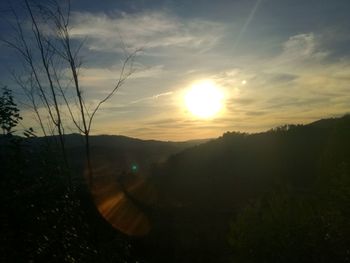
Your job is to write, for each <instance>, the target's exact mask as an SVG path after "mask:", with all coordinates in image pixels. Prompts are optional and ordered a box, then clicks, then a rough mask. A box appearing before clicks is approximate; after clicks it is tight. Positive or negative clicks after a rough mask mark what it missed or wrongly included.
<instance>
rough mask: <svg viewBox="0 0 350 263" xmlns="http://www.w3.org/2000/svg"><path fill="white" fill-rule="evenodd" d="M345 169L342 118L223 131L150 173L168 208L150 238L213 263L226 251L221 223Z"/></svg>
mask: <svg viewBox="0 0 350 263" xmlns="http://www.w3.org/2000/svg"><path fill="white" fill-rule="evenodd" d="M344 164H347V165H350V116H349V115H346V116H344V117H342V118H332V119H324V120H319V121H316V122H313V123H310V124H308V125H285V126H281V127H277V128H274V129H271V130H269V131H266V132H261V133H256V134H246V133H236V132H227V133H225V134H224V135H223V136H221V137H220V138H218V139H214V140H211V141H208V142H206V143H204V144H201V145H197V146H194V147H191V148H188V149H185V150H184V151H182V152H180V153H177V154H175V155H173V156H171V157H170V158H169V159H168V160H167V162H166V163H163V164H161V165H159V166H158V167H156V168H155V169H154V170H153V177H152V179H153V181H152V182H153V183H154V184H155V185H156V188H157V190H158V194H159V198H158V205H159V207H161V208H162V209H163V210H164V211H167V212H166V213H165V214H167V215H165V216H164V217H163V219H159V223H158V225H157V226H156V227H158V228H159V230H155V231H154V236H155V238H156V239H160V240H161V239H162V238H165V239H166V240H169V239H171V240H177V241H176V242H175V245H174V244H173V245H172V246H175V248H173V251H177V252H174V253H175V254H174V256H175V257H176V258H177V260H178V261H181V260H185V259H184V256H183V253H184V251H192V253H193V257H194V258H195V259H196V260H198V259H201V260H204V261H205V260H208V262H214V261H212V260H216V261H217V262H220V260H219V259H218V258H217V255H218V254H221V255H226V256H227V255H228V254H225V253H229V252H227V250H226V249H227V247H226V246H227V243H226V240H227V233H228V222H229V221H230V219H232V217H234V215H235V214H236V212H237V211H238V210H239V209H240V208H241V207H244V206H246V205H247V204H249V202H250V201H251V200H254V199H255V198H257V197H259V196H260V197H261V196H264V194H265V193H269V192H271V191H273V190H274V189H279V188H280V189H283V188H288V189H292V190H291V191H294V192H295V193H296V194H298V193H300V192H308V191H312V189H313V188H315V187H316V185H317V184H318V183H319V182H320V181H321V180H322V178H323V177H325V176H326V177H329V176H331V175H332V174H333V173H334V172H335V171H337V170H338V169H339V167H341V166H342V165H344ZM157 231H158V232H157ZM161 233H167V236H162V234H161ZM169 233H172V234H169ZM169 235H170V236H169ZM163 243H164V244H165V243H166V242H163ZM186 247H187V248H186ZM203 248H206V254H205V255H206V256H205V258H201V256H200V255H201V251H202V249H203ZM164 249H166V247H164ZM211 254H212V255H215V257H214V256H213V258H212V259H210V256H208V255H211ZM181 255H182V256H181ZM204 261H203V262H204ZM222 262H227V261H225V259H223V260H222Z"/></svg>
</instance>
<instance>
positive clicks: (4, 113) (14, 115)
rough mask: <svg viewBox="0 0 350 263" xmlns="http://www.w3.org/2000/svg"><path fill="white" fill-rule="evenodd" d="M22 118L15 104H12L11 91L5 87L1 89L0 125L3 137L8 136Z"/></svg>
mask: <svg viewBox="0 0 350 263" xmlns="http://www.w3.org/2000/svg"><path fill="white" fill-rule="evenodd" d="M20 120H22V117H21V116H20V114H19V109H18V107H17V104H16V103H15V102H14V99H13V95H12V91H11V90H10V89H8V88H7V87H3V88H2V94H1V97H0V125H1V129H2V133H3V135H9V134H12V133H13V132H14V130H13V128H15V127H16V126H17V125H18V123H19V121H20Z"/></svg>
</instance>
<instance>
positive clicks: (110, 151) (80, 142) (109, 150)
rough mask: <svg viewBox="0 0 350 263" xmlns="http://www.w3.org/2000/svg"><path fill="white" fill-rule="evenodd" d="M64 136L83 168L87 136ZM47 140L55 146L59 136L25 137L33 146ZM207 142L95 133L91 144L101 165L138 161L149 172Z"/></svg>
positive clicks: (124, 165) (72, 157)
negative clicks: (150, 168) (186, 150)
mask: <svg viewBox="0 0 350 263" xmlns="http://www.w3.org/2000/svg"><path fill="white" fill-rule="evenodd" d="M64 139H65V143H66V147H67V150H68V155H69V159H70V161H71V162H72V164H73V166H74V167H78V169H82V165H84V161H85V156H84V147H85V145H84V137H83V136H82V135H79V134H67V135H65V136H64ZM47 140H48V141H49V142H51V144H53V145H54V141H55V140H58V137H57V136H50V137H47V138H44V137H37V138H30V139H26V140H25V144H26V145H29V146H30V147H41V146H42V145H45V142H46V141H47ZM206 141H208V139H203V140H190V141H184V142H171V141H167V142H166V141H156V140H141V139H136V138H131V137H126V136H121V135H93V136H91V137H90V146H91V152H92V159H93V162H94V163H95V164H96V165H97V166H101V165H105V164H106V163H108V164H113V165H114V167H117V166H119V168H120V169H124V170H127V169H129V168H130V167H131V165H132V164H137V165H138V166H139V168H140V169H142V171H144V172H145V171H146V170H148V168H149V166H150V165H151V164H152V163H158V162H162V161H165V160H166V159H167V158H168V157H169V156H170V155H172V154H175V153H178V152H180V151H182V150H184V149H186V148H189V147H193V146H195V145H199V144H201V143H204V142H206Z"/></svg>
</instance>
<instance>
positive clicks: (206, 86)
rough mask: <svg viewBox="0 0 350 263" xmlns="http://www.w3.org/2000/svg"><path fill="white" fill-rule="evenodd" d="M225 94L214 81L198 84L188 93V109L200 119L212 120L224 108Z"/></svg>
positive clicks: (186, 98) (186, 96)
mask: <svg viewBox="0 0 350 263" xmlns="http://www.w3.org/2000/svg"><path fill="white" fill-rule="evenodd" d="M222 100H223V93H222V92H221V90H220V89H219V88H218V87H217V86H216V85H215V83H214V82H213V81H210V80H205V81H200V82H196V83H195V84H193V85H192V87H191V88H190V89H189V90H188V91H187V92H186V95H185V103H186V107H187V109H188V110H189V111H190V112H191V113H192V114H193V115H194V116H196V117H198V118H211V117H213V116H215V115H216V114H217V113H218V112H219V111H220V110H221V108H222Z"/></svg>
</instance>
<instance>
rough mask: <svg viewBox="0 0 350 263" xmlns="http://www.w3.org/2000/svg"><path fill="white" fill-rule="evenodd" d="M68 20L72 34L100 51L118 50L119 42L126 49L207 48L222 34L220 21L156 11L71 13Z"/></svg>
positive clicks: (119, 49)
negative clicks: (186, 17)
mask: <svg viewBox="0 0 350 263" xmlns="http://www.w3.org/2000/svg"><path fill="white" fill-rule="evenodd" d="M72 20H73V29H72V36H73V37H75V38H83V37H87V38H88V41H87V44H88V46H89V48H90V49H93V50H100V51H118V52H119V51H122V50H121V41H123V42H124V44H125V45H126V48H130V49H137V48H144V49H145V50H149V49H153V48H160V47H182V48H198V47H206V48H208V47H209V46H212V45H213V44H214V43H216V41H217V40H218V39H220V37H221V36H222V33H223V25H222V24H220V23H217V22H211V21H207V20H200V19H180V18H179V17H176V16H174V15H172V14H170V13H166V12H160V11H158V12H142V13H136V14H127V13H114V14H112V15H106V14H104V13H100V14H96V13H81V12H75V13H74V14H73V16H72Z"/></svg>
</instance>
